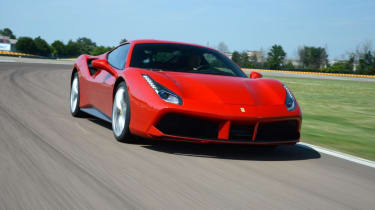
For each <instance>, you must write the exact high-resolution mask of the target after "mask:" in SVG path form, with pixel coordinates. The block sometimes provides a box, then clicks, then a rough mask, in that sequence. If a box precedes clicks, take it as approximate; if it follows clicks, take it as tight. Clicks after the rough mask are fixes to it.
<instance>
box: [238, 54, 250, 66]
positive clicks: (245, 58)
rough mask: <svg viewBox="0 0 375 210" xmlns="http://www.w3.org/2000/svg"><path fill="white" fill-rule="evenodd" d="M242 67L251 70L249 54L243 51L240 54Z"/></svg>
mask: <svg viewBox="0 0 375 210" xmlns="http://www.w3.org/2000/svg"><path fill="white" fill-rule="evenodd" d="M240 66H241V67H244V68H250V66H251V63H250V60H249V55H248V54H247V52H246V51H243V52H242V53H241V54H240Z"/></svg>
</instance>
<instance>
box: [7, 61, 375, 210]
mask: <svg viewBox="0 0 375 210" xmlns="http://www.w3.org/2000/svg"><path fill="white" fill-rule="evenodd" d="M70 70H71V65H51V64H30V63H29V64H26V63H6V62H2V63H0V209H38V210H39V209H374V206H375V169H373V168H369V167H366V166H362V165H359V164H355V163H352V162H349V161H346V160H342V159H338V158H335V157H331V156H327V155H324V154H319V153H318V152H316V151H314V150H313V149H311V148H308V147H302V146H285V147H280V148H277V149H275V150H268V149H262V148H251V147H243V146H228V145H202V144H187V143H173V142H154V141H150V140H140V141H139V142H138V143H134V144H125V143H119V142H117V141H116V140H115V139H114V137H113V135H112V131H111V129H110V125H109V124H107V123H105V122H103V121H100V120H96V119H92V118H73V117H72V116H71V115H70V113H69V106H68V102H69V78H70Z"/></svg>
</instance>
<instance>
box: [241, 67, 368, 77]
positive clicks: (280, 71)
mask: <svg viewBox="0 0 375 210" xmlns="http://www.w3.org/2000/svg"><path fill="white" fill-rule="evenodd" d="M243 70H245V71H265V72H277V73H289V74H310V75H322V76H337V77H359V78H373V79H375V75H365V74H340V73H323V72H306V71H283V70H270V69H247V68H243Z"/></svg>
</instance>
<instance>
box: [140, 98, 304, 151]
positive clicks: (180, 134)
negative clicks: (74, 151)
mask: <svg viewBox="0 0 375 210" xmlns="http://www.w3.org/2000/svg"><path fill="white" fill-rule="evenodd" d="M143 110H145V109H143ZM147 110H150V111H149V113H145V112H143V114H145V115H147V119H148V120H147V122H146V121H143V128H144V129H145V130H143V131H135V134H139V135H141V136H144V137H148V138H152V139H160V140H172V141H187V142H199V143H231V144H253V145H281V144H295V143H297V142H299V139H300V127H301V121H302V120H301V112H300V109H299V107H297V109H296V110H295V111H292V112H289V111H287V109H286V107H285V105H283V104H282V105H272V106H261V105H258V106H241V105H227V104H225V105H214V104H210V105H206V104H197V103H195V102H189V101H187V100H185V101H184V105H183V106H179V105H172V104H165V103H163V104H160V106H155V105H154V106H152V107H150V108H149V109H147ZM133 119H134V118H133ZM138 119H139V118H138ZM145 122H146V123H147V125H146V124H145Z"/></svg>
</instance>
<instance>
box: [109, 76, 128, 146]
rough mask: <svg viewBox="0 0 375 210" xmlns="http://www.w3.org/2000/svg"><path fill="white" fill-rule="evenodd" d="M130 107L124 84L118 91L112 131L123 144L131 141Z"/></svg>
mask: <svg viewBox="0 0 375 210" xmlns="http://www.w3.org/2000/svg"><path fill="white" fill-rule="evenodd" d="M129 123H130V106H129V94H128V91H127V88H126V85H125V83H124V82H121V83H120V84H119V85H118V86H117V89H116V92H115V97H114V99H113V107H112V130H113V134H114V136H115V138H116V139H117V140H118V141H121V142H129V141H130V137H131V134H130V131H129Z"/></svg>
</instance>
